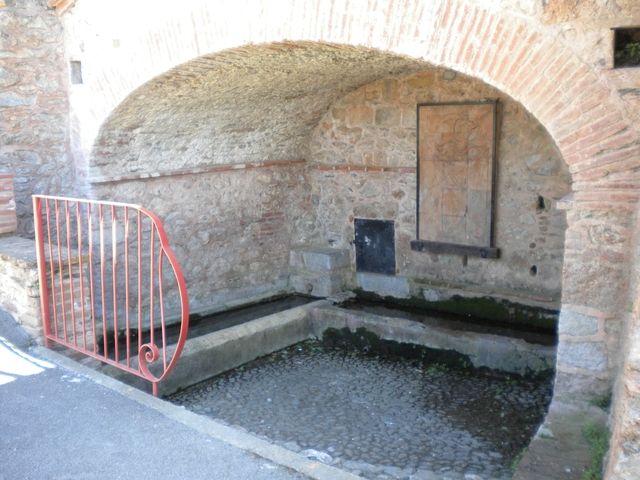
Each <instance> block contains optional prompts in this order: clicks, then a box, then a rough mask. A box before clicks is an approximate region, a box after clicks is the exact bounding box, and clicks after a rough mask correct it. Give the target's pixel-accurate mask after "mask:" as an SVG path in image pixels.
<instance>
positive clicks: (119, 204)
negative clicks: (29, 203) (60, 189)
mask: <svg viewBox="0 0 640 480" xmlns="http://www.w3.org/2000/svg"><path fill="white" fill-rule="evenodd" d="M37 197H38V198H42V199H49V200H60V201H65V200H67V201H70V202H80V203H87V204H92V205H106V206H109V207H110V206H114V207H129V208H134V209H136V210H141V211H143V212H145V213H147V212H148V210H147V209H146V208H144V207H143V206H142V205H137V204H135V203H122V202H107V201H102V200H87V199H86V198H73V197H60V196H56V195H37ZM156 218H157V217H156Z"/></svg>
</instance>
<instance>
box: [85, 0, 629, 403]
mask: <svg viewBox="0 0 640 480" xmlns="http://www.w3.org/2000/svg"><path fill="white" fill-rule="evenodd" d="M282 40H294V41H298V40H302V41H319V42H328V43H335V44H346V45H356V46H366V47H368V48H375V49H379V50H382V51H387V52H391V53H395V54H399V55H406V56H409V57H413V58H416V59H420V60H423V61H425V62H427V63H430V64H433V65H436V66H444V67H447V68H451V69H454V70H457V71H460V72H462V73H464V74H467V75H470V76H472V77H476V78H479V79H481V80H483V81H484V82H486V83H488V84H489V85H492V86H494V87H496V88H498V89H500V90H502V91H504V92H505V93H507V94H508V95H510V96H511V97H513V98H514V99H515V100H517V101H519V102H520V103H522V104H523V105H524V106H525V107H526V108H527V109H528V110H529V111H530V112H531V113H532V114H533V115H534V116H535V117H537V118H538V120H539V121H540V122H541V123H542V124H543V125H544V126H545V127H546V128H547V130H548V131H549V133H550V134H551V136H552V138H553V139H554V140H555V142H556V144H557V145H558V147H559V148H560V151H561V153H562V155H563V157H564V159H565V161H566V162H567V164H568V165H569V167H570V171H571V173H572V176H573V190H574V195H573V198H572V199H570V200H569V201H567V202H564V204H565V206H566V207H567V208H568V209H569V212H568V224H569V227H568V231H567V236H566V244H565V265H564V273H563V307H562V316H561V322H560V350H559V352H560V353H559V360H558V380H557V381H558V387H559V388H558V389H557V391H560V392H561V393H562V392H563V393H564V394H566V395H567V396H570V395H573V393H574V392H576V391H582V392H583V393H584V392H596V391H598V390H602V389H604V388H606V387H607V386H608V385H610V382H611V378H612V376H613V374H614V368H615V362H616V352H617V351H618V343H619V338H618V335H617V334H616V333H615V332H616V331H617V329H618V325H619V322H618V321H617V319H619V318H620V316H621V315H622V313H621V310H620V309H621V307H623V306H624V304H625V303H626V301H627V298H626V292H627V285H626V278H628V268H629V267H628V265H627V250H628V239H629V238H631V231H632V218H633V209H634V205H635V203H636V200H637V195H638V194H637V193H636V190H637V188H636V185H637V182H638V175H639V174H638V173H637V172H635V167H636V165H637V163H638V158H639V156H640V145H639V143H638V142H639V138H638V132H637V130H635V128H634V127H633V126H631V123H630V122H629V121H628V120H627V119H626V118H625V114H624V110H623V109H622V107H621V104H620V100H619V98H618V97H617V94H616V93H614V92H613V91H611V90H610V89H609V88H608V87H607V86H606V85H605V84H604V82H603V81H601V79H600V77H599V75H598V72H596V71H594V70H593V69H592V68H591V67H589V66H587V65H586V64H584V63H583V62H581V61H580V59H579V58H578V57H577V56H575V55H574V54H573V53H572V52H571V50H570V49H569V48H568V47H567V46H566V45H564V44H562V43H561V42H560V41H559V40H558V39H557V37H556V36H554V35H552V34H550V33H545V30H544V29H543V28H542V27H539V26H537V25H534V24H532V23H530V22H529V23H528V22H526V21H525V20H523V19H520V18H517V17H513V16H510V15H508V14H504V13H501V12H499V11H495V10H487V9H483V8H481V7H479V6H477V5H475V4H472V3H470V2H469V1H465V0H437V1H435V2H423V1H420V0H404V1H401V0H394V1H386V0H372V1H370V2H359V1H355V0H334V1H332V2H326V1H323V0H312V1H309V0H290V1H289V2H286V3H280V2H278V3H277V4H274V3H273V2H268V1H267V0H263V1H261V2H254V1H251V2H247V1H245V2H242V1H238V2H233V4H232V5H230V6H227V7H225V10H220V7H219V6H216V7H214V5H213V2H202V4H199V5H198V6H197V7H193V8H192V9H190V10H183V11H181V12H177V13H176V14H175V15H174V16H173V17H171V20H169V21H168V22H167V23H165V24H163V25H161V26H160V27H159V28H158V29H156V30H154V31H153V32H148V33H147V34H145V35H144V36H143V37H142V38H141V39H140V42H138V43H137V45H141V46H142V47H141V48H134V49H132V50H131V51H130V52H127V53H128V54H129V55H128V56H127V57H126V58H127V60H126V61H124V62H126V63H123V64H121V65H119V64H117V63H112V64H106V65H105V66H104V68H103V69H102V70H101V71H99V72H97V74H96V77H95V81H94V82H93V83H92V87H91V88H92V92H93V94H94V95H92V96H93V97H94V98H101V99H103V100H102V101H101V102H97V103H95V105H94V108H93V110H92V115H93V117H94V123H95V126H94V128H95V131H94V132H93V135H95V133H97V127H98V126H99V124H100V123H101V122H102V121H103V120H104V119H105V118H106V117H107V115H108V114H109V112H110V111H111V110H112V109H114V108H115V107H116V106H117V105H118V104H119V103H120V102H121V101H122V100H123V99H124V98H125V97H126V96H127V95H128V94H129V93H130V92H132V91H134V89H135V88H136V87H138V86H140V85H142V84H144V83H145V82H147V81H149V80H150V79H152V78H153V77H155V76H157V75H159V74H161V73H163V72H165V71H167V70H169V69H171V68H173V67H175V66H176V65H180V64H182V63H184V62H187V61H189V60H191V59H193V58H196V57H199V56H202V55H205V54H210V53H212V52H217V51H221V50H224V49H229V48H234V47H240V46H243V45H247V44H252V43H269V42H278V41H282ZM127 65H130V66H135V68H134V67H132V68H122V67H126V66H127ZM122 70H124V71H127V72H129V75H130V76H129V77H126V78H125V77H124V76H123V75H122V74H121V73H120V71H122ZM577 324H579V325H581V326H583V327H584V326H585V325H589V326H590V327H589V328H586V327H584V328H575V327H574V326H575V325H577ZM585 359H586V360H585Z"/></svg>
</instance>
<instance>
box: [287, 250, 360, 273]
mask: <svg viewBox="0 0 640 480" xmlns="http://www.w3.org/2000/svg"><path fill="white" fill-rule="evenodd" d="M289 264H290V265H291V267H292V268H294V269H305V270H310V271H312V272H325V271H330V270H335V269H338V268H344V267H348V266H349V265H350V263H349V251H348V250H338V249H335V248H322V247H310V248H306V247H305V248H296V249H293V250H291V253H290V256H289Z"/></svg>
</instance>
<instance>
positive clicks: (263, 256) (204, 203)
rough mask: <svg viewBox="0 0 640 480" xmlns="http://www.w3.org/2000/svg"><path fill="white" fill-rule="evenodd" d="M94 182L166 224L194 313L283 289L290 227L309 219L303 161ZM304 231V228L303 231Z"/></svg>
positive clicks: (103, 193) (98, 189)
mask: <svg viewBox="0 0 640 480" xmlns="http://www.w3.org/2000/svg"><path fill="white" fill-rule="evenodd" d="M238 166H239V165H238V164H236V165H235V166H234V167H230V168H228V169H227V170H224V171H220V170H218V171H214V172H209V173H199V174H191V175H178V176H167V177H161V178H150V179H146V180H136V181H126V182H118V183H105V184H96V185H94V187H95V191H94V194H95V195H96V196H98V197H100V198H104V199H113V200H118V201H125V202H132V203H138V204H143V205H144V206H145V207H147V208H149V209H150V210H151V211H153V212H154V213H156V214H157V215H158V216H159V217H160V218H161V219H162V220H163V222H164V225H165V230H166V232H167V234H168V236H169V242H170V244H171V246H172V248H173V250H174V252H175V254H176V256H177V257H178V260H179V262H180V264H181V266H182V269H183V271H184V274H185V280H186V282H187V288H188V292H189V300H190V306H191V311H192V312H198V311H203V310H206V309H207V308H211V307H212V306H214V305H220V304H224V303H226V302H230V301H234V300H238V299H245V300H248V299H250V298H251V297H257V296H260V295H265V294H269V293H274V292H277V291H286V290H287V289H288V273H289V250H290V247H291V243H292V230H293V229H294V228H295V229H298V230H299V229H301V228H302V225H303V224H304V223H306V222H309V221H310V220H309V218H308V213H307V212H308V207H309V195H308V194H307V193H306V190H307V187H306V181H305V178H304V175H303V163H302V162H291V163H288V164H286V163H285V164H281V165H276V166H263V167H259V168H248V169H239V168H238ZM302 229H303V228H302Z"/></svg>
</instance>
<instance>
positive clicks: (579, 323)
mask: <svg viewBox="0 0 640 480" xmlns="http://www.w3.org/2000/svg"><path fill="white" fill-rule="evenodd" d="M558 333H559V334H560V335H571V336H577V337H582V336H588V335H596V334H597V333H598V319H597V318H595V317H592V316H591V315H585V314H583V313H578V312H575V311H573V310H570V309H568V308H563V309H562V310H561V311H560V319H559V321H558Z"/></svg>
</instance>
